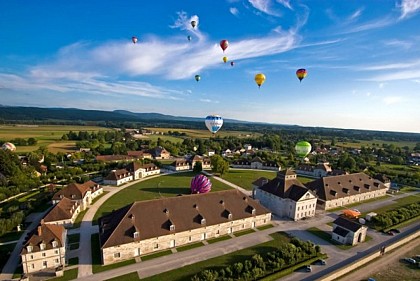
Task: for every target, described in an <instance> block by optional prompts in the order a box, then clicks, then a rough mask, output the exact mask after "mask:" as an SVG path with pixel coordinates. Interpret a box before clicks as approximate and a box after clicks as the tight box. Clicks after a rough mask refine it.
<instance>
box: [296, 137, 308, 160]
mask: <svg viewBox="0 0 420 281" xmlns="http://www.w3.org/2000/svg"><path fill="white" fill-rule="evenodd" d="M311 149H312V146H311V144H310V143H309V142H307V141H300V142H298V143H297V144H296V146H295V150H296V153H297V155H298V156H299V157H305V156H306V155H308V154H309V152H311Z"/></svg>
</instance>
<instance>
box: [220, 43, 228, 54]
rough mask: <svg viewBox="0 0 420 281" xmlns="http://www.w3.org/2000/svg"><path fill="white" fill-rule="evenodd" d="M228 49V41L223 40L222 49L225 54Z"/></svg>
mask: <svg viewBox="0 0 420 281" xmlns="http://www.w3.org/2000/svg"><path fill="white" fill-rule="evenodd" d="M227 47H229V42H228V40H222V41H220V48H222V50H223V52H225V50H226V49H227Z"/></svg>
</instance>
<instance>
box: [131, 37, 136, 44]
mask: <svg viewBox="0 0 420 281" xmlns="http://www.w3.org/2000/svg"><path fill="white" fill-rule="evenodd" d="M131 41H133V43H134V44H136V43H137V37H136V36H133V37H131Z"/></svg>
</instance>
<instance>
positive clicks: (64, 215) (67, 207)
mask: <svg viewBox="0 0 420 281" xmlns="http://www.w3.org/2000/svg"><path fill="white" fill-rule="evenodd" d="M77 207H78V203H77V202H75V201H72V200H70V199H68V198H63V199H61V200H60V202H58V203H57V204H56V205H55V206H54V207H53V208H52V209H51V210H50V211H49V212H48V214H47V215H46V216H45V217H44V221H45V222H54V221H61V220H68V219H71V218H72V217H73V214H74V212H75V210H76V209H77Z"/></svg>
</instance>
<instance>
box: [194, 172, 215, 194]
mask: <svg viewBox="0 0 420 281" xmlns="http://www.w3.org/2000/svg"><path fill="white" fill-rule="evenodd" d="M210 190H211V181H210V180H209V179H208V178H207V177H206V176H205V175H201V174H200V175H196V176H195V177H193V179H192V180H191V193H192V194H197V193H207V192H210Z"/></svg>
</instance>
